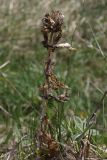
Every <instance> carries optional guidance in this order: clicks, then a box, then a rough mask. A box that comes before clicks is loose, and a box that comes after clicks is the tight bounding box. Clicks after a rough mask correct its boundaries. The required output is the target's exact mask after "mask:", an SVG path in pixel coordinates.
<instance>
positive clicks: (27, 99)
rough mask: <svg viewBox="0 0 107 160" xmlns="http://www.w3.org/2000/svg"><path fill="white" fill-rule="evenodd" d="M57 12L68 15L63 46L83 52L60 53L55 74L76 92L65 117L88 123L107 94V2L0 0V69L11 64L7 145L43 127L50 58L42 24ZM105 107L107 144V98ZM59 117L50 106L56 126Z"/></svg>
mask: <svg viewBox="0 0 107 160" xmlns="http://www.w3.org/2000/svg"><path fill="white" fill-rule="evenodd" d="M54 9H55V10H60V11H61V12H62V13H63V14H64V16H65V18H64V26H63V36H62V40H61V41H62V42H68V43H70V44H72V46H73V47H75V48H76V49H77V51H76V52H70V51H68V50H66V49H64V50H57V51H56V55H57V56H56V57H57V58H56V59H57V60H56V68H55V72H56V74H57V76H58V77H59V78H60V79H61V80H62V81H65V82H66V84H67V85H68V86H69V87H70V88H71V94H70V95H71V99H70V101H69V102H67V103H66V104H64V105H62V106H61V107H63V109H64V113H65V114H66V116H68V117H71V116H72V114H73V115H76V116H78V117H80V118H81V119H84V118H87V116H89V115H90V114H91V113H92V112H93V111H94V109H95V108H96V107H97V105H98V103H99V101H100V99H101V97H102V95H103V93H104V92H105V90H106V89H107V1H106V0H94V1H93V0H66V1H64V0H57V1H55V0H47V1H46V0H41V1H39V0H8V1H7V0H0V66H1V65H2V64H4V63H5V62H7V61H9V63H8V64H7V65H6V66H5V67H3V68H1V69H0V144H1V146H2V144H4V143H5V144H7V143H9V142H11V140H16V141H17V139H18V138H19V137H20V135H22V134H25V133H28V132H31V131H34V130H35V129H36V127H37V125H38V114H39V110H40V104H41V98H40V96H39V87H40V85H41V84H42V83H43V82H44V72H43V67H44V62H45V58H46V56H47V51H46V49H44V48H43V46H42V45H41V41H42V40H43V37H42V34H41V31H40V30H41V19H42V17H43V16H44V15H45V13H47V12H50V11H51V10H54ZM55 105H57V104H55ZM101 107H102V109H101V112H100V114H99V117H98V120H97V125H96V129H97V130H98V131H100V132H101V135H103V136H102V138H101V139H100V140H101V143H105V144H107V135H106V132H107V98H106V99H105V101H104V104H103V106H101ZM55 114H56V110H55V107H54V106H53V105H52V104H50V108H49V115H50V117H51V119H52V120H53V121H54V117H55ZM53 123H55V122H53ZM100 140H99V141H100ZM10 144H11V143H10Z"/></svg>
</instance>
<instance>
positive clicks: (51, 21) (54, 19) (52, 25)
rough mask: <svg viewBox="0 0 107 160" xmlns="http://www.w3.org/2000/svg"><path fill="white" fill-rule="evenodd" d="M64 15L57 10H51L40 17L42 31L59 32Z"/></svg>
mask: <svg viewBox="0 0 107 160" xmlns="http://www.w3.org/2000/svg"><path fill="white" fill-rule="evenodd" d="M63 18H64V16H63V15H62V13H60V12H59V11H52V13H51V14H46V15H45V16H44V18H43V19H42V31H46V32H59V31H61V27H62V24H63Z"/></svg>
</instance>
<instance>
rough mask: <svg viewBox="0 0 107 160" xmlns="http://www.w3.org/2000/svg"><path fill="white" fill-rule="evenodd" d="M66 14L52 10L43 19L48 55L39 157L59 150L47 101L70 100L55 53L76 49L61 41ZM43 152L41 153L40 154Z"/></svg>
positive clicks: (42, 30) (50, 154)
mask: <svg viewBox="0 0 107 160" xmlns="http://www.w3.org/2000/svg"><path fill="white" fill-rule="evenodd" d="M63 19H64V15H63V14H62V13H60V12H59V11H52V12H51V13H50V14H46V15H45V16H44V17H43V19H42V26H41V32H42V34H43V38H44V40H43V41H42V44H43V46H44V47H45V48H47V52H48V56H47V59H46V62H45V67H44V74H45V82H44V84H43V85H42V86H41V87H40V95H41V97H42V104H41V110H42V112H41V124H40V128H39V132H38V138H37V147H38V150H39V152H38V151H37V155H38V156H37V157H40V155H41V154H43V153H44V151H45V154H46V150H47V155H48V156H52V155H53V154H54V155H55V154H56V153H57V152H58V151H59V144H58V142H57V141H56V140H55V139H54V138H53V136H52V134H51V132H50V130H51V129H52V125H51V123H50V122H49V119H48V116H47V108H48V106H47V102H48V101H49V100H50V99H53V100H55V101H58V102H63V103H64V102H66V101H68V100H69V93H68V91H69V87H68V86H67V85H65V84H64V83H63V82H61V81H60V80H59V79H58V77H57V76H56V75H55V73H54V67H55V63H54V54H55V50H56V49H57V48H68V49H70V50H75V49H74V48H72V47H71V45H70V44H69V43H61V44H60V43H59V41H60V39H61V37H62V26H63ZM40 152H42V153H41V154H38V153H40Z"/></svg>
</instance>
